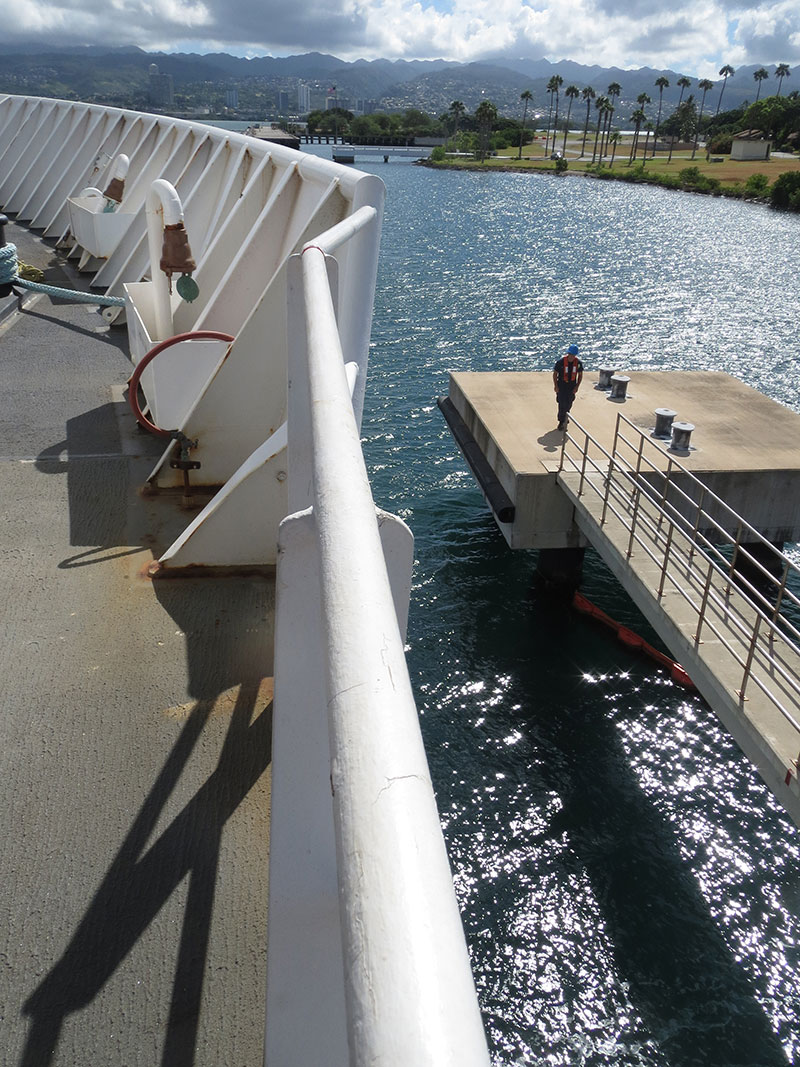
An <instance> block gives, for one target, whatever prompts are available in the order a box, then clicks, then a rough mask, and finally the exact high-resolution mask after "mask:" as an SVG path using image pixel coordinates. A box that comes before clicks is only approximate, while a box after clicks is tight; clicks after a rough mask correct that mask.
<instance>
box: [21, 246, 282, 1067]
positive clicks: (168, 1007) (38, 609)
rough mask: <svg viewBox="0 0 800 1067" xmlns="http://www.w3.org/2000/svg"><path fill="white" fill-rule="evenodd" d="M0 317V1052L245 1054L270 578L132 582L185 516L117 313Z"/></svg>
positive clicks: (266, 736) (261, 885)
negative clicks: (107, 318) (149, 488)
mask: <svg viewBox="0 0 800 1067" xmlns="http://www.w3.org/2000/svg"><path fill="white" fill-rule="evenodd" d="M7 238H8V239H9V240H10V241H12V242H14V243H15V244H16V245H17V247H18V250H19V257H20V259H21V260H23V261H24V262H26V263H32V264H33V265H36V266H40V267H42V268H43V269H45V270H46V280H47V281H50V282H51V283H53V284H60V285H63V284H65V278H66V283H67V284H69V285H71V286H73V287H75V286H81V287H84V288H85V285H83V286H82V283H81V280H80V278H79V277H78V276H77V275H76V274H75V272H73V271H72V270H71V269H70V266H69V264H68V263H67V262H65V261H64V259H63V257H61V256H60V255H59V254H58V253H56V252H55V250H54V249H53V248H52V246H51V245H49V244H46V243H44V242H41V241H39V240H37V239H36V238H35V237H32V236H31V235H30V234H28V233H27V232H26V231H24V230H22V229H20V228H19V227H15V226H13V225H11V226H9V227H8V229H7ZM0 320H1V321H0V396H1V397H2V412H3V415H2V419H1V420H0V433H1V434H2V441H0V478H1V479H2V495H3V509H2V519H1V520H0V529H1V530H2V535H1V536H2V545H1V547H0V565H1V566H2V588H3V590H4V596H3V598H2V621H3V634H4V640H3V642H2V647H0V657H1V658H2V676H3V678H4V699H3V714H2V718H0V759H2V774H1V775H0V781H2V790H3V799H2V806H3V811H4V840H3V844H4V847H3V849H2V855H1V857H0V869H2V878H1V880H2V885H3V915H4V929H5V945H4V951H3V968H2V972H0V974H1V975H2V977H0V1005H2V1009H0V1016H1V1017H2V1031H3V1047H4V1050H5V1057H4V1062H7V1063H9V1064H11V1063H14V1064H20V1065H29V1067H33V1065H36V1067H41V1065H45V1064H87V1063H96V1064H101V1063H104V1064H126V1065H129V1067H132V1065H134V1064H142V1065H147V1067H152V1065H154V1064H159V1063H161V1064H164V1065H166V1064H169V1065H170V1067H175V1065H180V1064H190V1063H191V1064H196V1065H201V1064H208V1065H215V1067H216V1065H219V1064H221V1063H236V1064H237V1065H239V1067H243V1065H256V1064H259V1065H260V1064H261V1063H263V1040H264V1003H265V976H266V912H267V874H268V850H269V827H268V821H269V794H270V739H271V713H272V703H271V699H272V678H271V675H272V645H273V617H274V577H273V576H272V575H270V574H269V573H260V574H240V575H236V576H233V577H227V578H220V577H207V578H191V579H159V580H157V581H152V580H151V579H150V578H148V576H147V573H146V572H147V567H148V565H149V564H150V563H151V562H152V561H153V559H154V558H157V557H158V555H159V554H160V553H161V552H162V551H163V550H164V548H165V547H166V546H167V545H169V544H170V542H171V540H172V539H173V537H174V536H175V534H176V532H177V531H179V530H180V529H182V528H183V527H184V526H185V525H186V523H187V521H188V519H187V515H186V512H183V511H181V509H180V504H179V497H172V496H168V495H162V496H158V497H144V496H142V495H141V494H140V492H139V487H140V486H141V485H142V484H143V482H144V479H145V477H146V475H147V474H148V473H149V471H150V469H151V468H152V466H153V463H154V460H155V458H156V457H157V455H158V454H159V452H160V448H159V445H158V442H157V441H156V440H155V439H152V438H149V437H147V435H144V434H141V433H140V432H139V431H138V429H137V427H136V425H135V422H134V420H133V417H132V416H131V415H130V413H129V410H128V407H127V404H126V403H125V400H124V387H125V386H124V383H125V380H126V378H127V376H128V374H129V373H130V363H129V361H128V359H127V354H126V337H125V331H124V329H120V328H117V327H112V328H109V327H108V326H107V325H106V324H105V322H104V320H103V319H102V317H101V316H100V315H99V313H98V309H97V307H96V306H94V305H86V304H76V303H72V302H66V301H58V300H52V299H51V298H50V297H48V296H35V297H34V296H28V297H26V298H25V301H24V309H23V310H21V311H20V310H17V308H16V300H15V299H14V298H13V297H9V298H5V299H0Z"/></svg>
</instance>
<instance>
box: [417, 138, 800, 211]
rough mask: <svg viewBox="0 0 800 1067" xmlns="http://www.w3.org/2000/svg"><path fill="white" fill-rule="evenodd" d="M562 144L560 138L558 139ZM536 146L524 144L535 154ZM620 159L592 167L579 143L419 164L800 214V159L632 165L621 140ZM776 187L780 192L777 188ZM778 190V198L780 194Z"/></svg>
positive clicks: (687, 159) (684, 155)
mask: <svg viewBox="0 0 800 1067" xmlns="http://www.w3.org/2000/svg"><path fill="white" fill-rule="evenodd" d="M559 140H560V138H559ZM536 147H537V146H536V143H535V142H534V143H533V144H528V145H526V146H525V148H526V151H527V152H528V153H530V151H531V149H533V150H534V151H535V150H536ZM617 148H618V152H619V155H618V156H616V158H614V159H604V160H601V161H599V162H598V161H595V162H594V163H592V161H591V156H589V158H586V157H584V158H581V157H580V140H579V141H578V143H577V148H576V146H575V144H574V143H573V144H569V143H568V144H567V146H566V149H567V150H566V153H564V154H562V153H558V155H559V158H557V159H552V158H547V157H546V156H544V155H539V156H537V155H531V154H527V155H524V156H522V158H518V156H517V153H516V151H514V150H513V149H506V150H501V151H498V152H496V153H494V154H493V155H487V156H486V158H485V159H483V160H480V159H476V158H475V157H474V156H471V155H467V154H463V155H462V154H455V153H451V154H447V153H439V154H438V157H437V158H433V157H431V158H428V159H424V160H420V161H419V162H418V165H419V166H425V167H429V168H431V169H438V170H469V171H477V172H480V173H488V172H491V171H499V172H503V173H508V172H515V173H535V174H551V175H554V176H558V177H563V176H565V175H579V176H581V177H587V178H595V179H597V180H600V181H621V182H629V183H632V184H647V185H656V186H659V187H661V188H664V189H672V190H676V191H678V192H691V193H701V194H704V195H707V196H724V197H730V198H734V199H739V200H747V201H752V202H756V203H762V204H772V206H774V207H778V208H780V209H783V210H789V211H800V202H799V201H800V196H799V195H798V194H800V158H798V157H797V156H788V155H787V156H785V157H778V158H776V157H774V156H773V157H772V158H771V159H769V160H732V159H731V158H730V156H712V155H711V154H710V153H707V152H706V151H705V150H704V149H701V151H700V153H698V154H697V155H696V156H695V158H694V159H692V158H691V156H692V153H690V152H680V153H679V152H675V153H673V154H672V159H671V160H668V159H667V158H666V154H664V155H663V156H662V155H660V154H659V153H656V155H655V156H653V155H648V156H647V159H646V160H642V159H641V158H639V159H637V160H636V162H635V163H633V164H630V163H629V162H628V158H627V157H628V150H629V148H630V143H628V144H627V145H626V144H625V142H624V141H623V140H620V143H619V145H618V146H617ZM776 186H777V190H776ZM776 192H777V196H776Z"/></svg>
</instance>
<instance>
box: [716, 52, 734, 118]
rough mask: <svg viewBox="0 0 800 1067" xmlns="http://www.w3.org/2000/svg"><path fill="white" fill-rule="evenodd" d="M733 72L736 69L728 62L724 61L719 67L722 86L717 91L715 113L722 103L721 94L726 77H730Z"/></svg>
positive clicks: (717, 112)
mask: <svg viewBox="0 0 800 1067" xmlns="http://www.w3.org/2000/svg"><path fill="white" fill-rule="evenodd" d="M735 73H736V71H735V70H734V69H733V67H732V66H731V65H730V63H726V64H725V66H724V67H720V74H721V75H722V88H721V89H720V91H719V100H718V101H717V110H716V114H717V115H718V114H719V109H720V107H721V105H722V94H723V93H724V92H725V83H726V82H727V80H728V78H730V77H732V76H733V75H734V74H735Z"/></svg>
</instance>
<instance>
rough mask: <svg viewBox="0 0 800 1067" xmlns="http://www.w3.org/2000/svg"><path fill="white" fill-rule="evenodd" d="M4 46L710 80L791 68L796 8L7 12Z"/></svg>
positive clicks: (733, 4)
mask: <svg viewBox="0 0 800 1067" xmlns="http://www.w3.org/2000/svg"><path fill="white" fill-rule="evenodd" d="M3 39H4V43H11V44H13V43H15V42H21V41H26V42H31V41H37V42H39V43H41V44H48V43H50V44H97V43H100V42H103V43H108V44H109V45H124V44H128V45H130V44H136V45H139V46H140V47H142V48H145V49H155V48H163V49H165V50H171V49H174V48H175V46H176V44H177V43H178V42H180V46H181V47H182V48H186V47H187V46H188V47H191V48H192V49H193V50H195V51H210V50H229V51H234V52H236V53H238V54H249V55H259V54H261V55H263V54H271V55H288V54H290V53H293V52H305V51H322V52H329V53H332V54H334V55H337V56H339V57H340V58H342V59H345V60H350V59H358V58H365V59H374V58H378V57H385V58H388V59H396V58H403V59H412V58H414V59H417V58H419V59H433V58H444V59H453V60H458V61H461V62H469V61H471V60H478V59H483V58H486V57H490V56H492V55H498V54H500V53H506V54H515V55H518V56H529V57H534V58H538V57H543V56H544V57H547V58H549V59H553V60H558V59H566V58H568V59H573V60H575V61H577V62H580V63H585V64H589V65H591V64H599V65H602V66H618V67H621V68H623V69H624V68H631V67H640V66H652V67H657V68H666V67H671V68H672V69H676V70H681V71H685V72H686V73H689V74H694V75H695V76H700V77H702V76H708V77H714V78H716V77H717V72H718V70H719V67H720V66H721V64H723V63H732V64H733V65H734V66H736V65H741V64H747V63H759V64H761V63H764V64H770V63H777V62H788V63H796V62H798V60H800V5H798V4H797V3H796V0H779V2H778V3H777V4H774V3H767V2H762V3H759V4H755V5H747V4H746V2H745V0H698V2H696V3H690V2H689V0H674V2H673V3H666V2H665V0H561V2H559V3H555V2H554V0H550V2H547V3H545V2H542V0H493V2H492V3H491V4H487V3H486V0H400V2H397V0H328V3H326V4H325V5H324V6H323V5H319V4H317V3H313V4H312V3H310V2H309V0H296V2H295V3H289V4H287V3H284V2H283V0H110V2H108V3H106V4H98V5H95V6H93V7H91V6H89V5H86V3H85V0H16V3H15V4H13V5H12V6H11V7H10V9H9V11H8V12H7V13H6V17H5V20H4V33H3Z"/></svg>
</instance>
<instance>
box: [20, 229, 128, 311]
mask: <svg viewBox="0 0 800 1067" xmlns="http://www.w3.org/2000/svg"><path fill="white" fill-rule="evenodd" d="M0 285H19V286H21V287H22V288H23V289H30V291H31V292H33V293H47V295H48V296H58V297H62V298H64V299H66V300H73V301H76V302H77V303H79V304H99V305H100V306H101V307H120V308H122V307H125V298H124V297H122V296H97V295H96V294H94V293H82V292H80V290H77V289H59V288H58V286H56V285H43V284H42V283H41V282H29V281H28V280H27V278H20V276H19V263H18V261H17V247H16V245H10V244H9V245H3V247H2V248H0Z"/></svg>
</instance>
